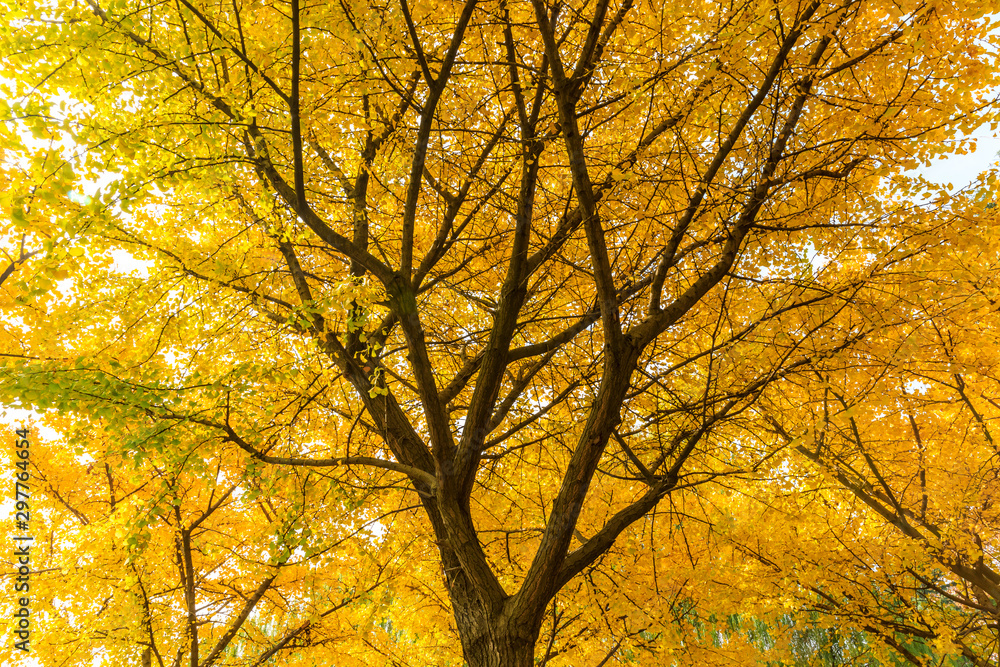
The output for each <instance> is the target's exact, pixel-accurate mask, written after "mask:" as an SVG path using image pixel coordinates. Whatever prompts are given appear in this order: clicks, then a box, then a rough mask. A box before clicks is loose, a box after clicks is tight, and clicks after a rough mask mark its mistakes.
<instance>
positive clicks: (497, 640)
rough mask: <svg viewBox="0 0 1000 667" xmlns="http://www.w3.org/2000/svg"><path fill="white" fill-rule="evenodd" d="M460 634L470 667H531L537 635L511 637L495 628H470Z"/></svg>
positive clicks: (512, 635)
mask: <svg viewBox="0 0 1000 667" xmlns="http://www.w3.org/2000/svg"><path fill="white" fill-rule="evenodd" d="M459 634H460V635H461V637H462V649H463V652H464V654H465V660H466V662H467V663H468V666H469V667H532V665H533V664H534V655H535V639H536V638H537V634H536V636H532V635H531V634H530V633H528V632H523V631H522V632H517V633H512V632H510V631H506V630H503V629H501V628H498V627H487V628H475V629H473V628H469V629H467V630H466V631H462V630H460V631H459ZM470 635H471V636H470Z"/></svg>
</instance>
